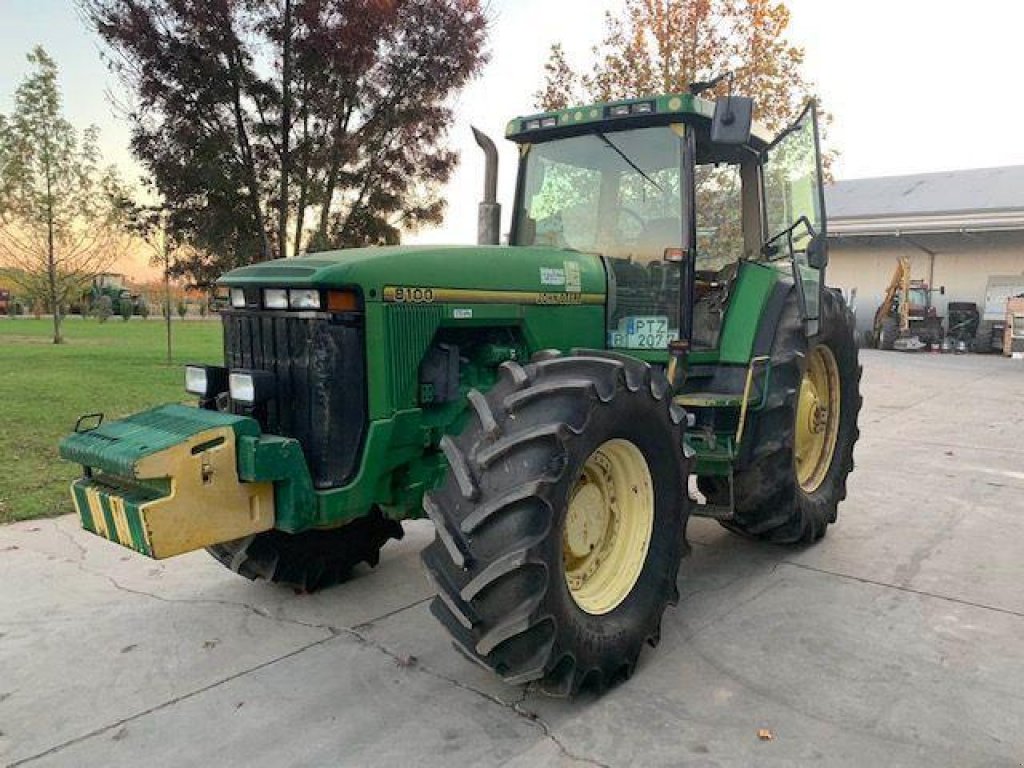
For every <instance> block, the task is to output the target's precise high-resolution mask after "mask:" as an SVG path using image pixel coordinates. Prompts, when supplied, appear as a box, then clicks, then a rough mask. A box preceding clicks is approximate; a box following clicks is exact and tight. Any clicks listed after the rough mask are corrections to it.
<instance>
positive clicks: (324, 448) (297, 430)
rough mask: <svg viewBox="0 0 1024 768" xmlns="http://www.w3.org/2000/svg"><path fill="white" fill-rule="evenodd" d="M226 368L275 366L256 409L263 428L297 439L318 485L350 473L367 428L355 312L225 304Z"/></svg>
mask: <svg viewBox="0 0 1024 768" xmlns="http://www.w3.org/2000/svg"><path fill="white" fill-rule="evenodd" d="M223 318H224V358H225V360H226V364H227V366H228V367H229V368H249V369H255V370H261V371H269V372H270V373H272V374H274V378H275V380H276V382H277V388H276V393H275V396H274V398H273V399H272V400H271V401H270V402H269V403H267V404H266V405H265V406H262V407H260V409H259V412H258V413H257V414H256V416H257V418H258V419H259V420H260V424H261V426H262V427H263V429H264V431H266V432H268V433H270V434H275V435H282V436H284V437H292V438H295V439H296V440H298V441H299V443H300V444H301V445H302V450H303V452H304V453H305V455H306V461H307V462H308V464H309V470H310V474H311V475H312V478H313V484H314V485H315V486H316V487H317V488H333V487H337V486H339V485H344V484H345V483H346V482H348V481H349V480H350V479H351V477H352V475H353V474H354V473H355V471H356V469H357V466H358V462H359V454H360V449H361V447H362V443H363V437H364V434H365V432H366V418H367V417H366V363H365V354H364V334H363V328H362V326H361V323H360V322H359V319H358V318H353V319H346V320H343V319H342V318H341V317H321V316H306V315H304V316H296V315H288V314H285V313H267V312H264V313H259V312H224V313H223Z"/></svg>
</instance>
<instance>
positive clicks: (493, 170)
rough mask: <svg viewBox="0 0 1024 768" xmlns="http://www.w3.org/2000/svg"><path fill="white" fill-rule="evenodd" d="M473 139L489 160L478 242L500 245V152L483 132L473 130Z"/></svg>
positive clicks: (479, 211)
mask: <svg viewBox="0 0 1024 768" xmlns="http://www.w3.org/2000/svg"><path fill="white" fill-rule="evenodd" d="M473 138H474V139H476V143H477V145H478V146H479V147H480V149H482V150H483V151H484V157H485V158H486V159H487V165H486V170H485V171H484V199H483V202H481V203H480V208H479V210H478V213H477V231H476V242H477V244H478V245H498V243H499V242H500V241H501V204H500V203H498V150H497V148H496V147H495V146H494V142H493V141H491V140H490V138H489V137H488V136H487V134H485V133H484V132H483V131H480V130H477V129H476V128H475V127H474V128H473Z"/></svg>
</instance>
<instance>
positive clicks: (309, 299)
mask: <svg viewBox="0 0 1024 768" xmlns="http://www.w3.org/2000/svg"><path fill="white" fill-rule="evenodd" d="M288 293H289V297H290V301H291V305H292V309H320V291H318V290H317V289H315V288H292V289H291V290H290V291H289V292H288Z"/></svg>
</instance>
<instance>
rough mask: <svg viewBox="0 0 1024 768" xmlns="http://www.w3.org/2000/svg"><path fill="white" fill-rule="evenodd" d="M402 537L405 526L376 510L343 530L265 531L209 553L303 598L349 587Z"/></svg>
mask: <svg viewBox="0 0 1024 768" xmlns="http://www.w3.org/2000/svg"><path fill="white" fill-rule="evenodd" d="M403 535H404V531H403V530H402V524H401V523H399V522H398V521H397V520H392V519H390V518H388V517H385V516H384V515H383V514H382V513H381V511H380V510H379V509H377V508H374V509H373V510H372V511H371V512H370V514H368V515H366V516H365V517H360V518H357V519H355V520H353V521H352V522H350V523H347V524H346V525H343V526H341V527H340V528H329V529H322V530H321V529H314V530H310V531H303V532H301V533H285V532H284V531H277V530H270V531H264V532H263V533H257V534H255V535H252V536H246V537H245V538H242V539H235V540H234V541H227V542H224V543H223V544H216V545H214V546H212V547H208V548H207V550H206V551H207V552H209V553H210V554H211V555H212V556H213V558H214V559H215V560H217V562H219V563H220V564H221V565H223V566H224V567H226V568H229V569H231V570H232V571H234V572H235V573H237V574H239V575H240V576H244V577H245V578H247V579H253V580H256V579H266V580H267V581H270V582H273V583H275V584H283V585H285V586H289V587H292V588H293V589H296V590H298V591H300V592H316V591H317V590H320V589H326V588H327V587H332V586H334V585H335V584H339V583H341V582H343V581H346V580H347V579H348V578H349V577H350V576H351V575H352V570H353V568H355V566H357V565H359V564H360V563H366V564H367V565H369V566H370V567H371V568H373V567H375V566H376V565H377V563H378V562H379V561H380V550H381V548H382V547H383V546H384V545H385V544H386V543H387V542H388V540H389V539H401V538H402V536H403Z"/></svg>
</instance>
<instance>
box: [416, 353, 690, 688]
mask: <svg viewBox="0 0 1024 768" xmlns="http://www.w3.org/2000/svg"><path fill="white" fill-rule="evenodd" d="M469 402H470V404H471V406H472V411H473V414H472V415H471V417H470V421H469V423H468V425H467V427H466V428H465V430H464V431H463V433H462V434H461V435H459V436H458V437H454V438H451V437H446V438H444V440H443V441H442V448H443V450H444V452H445V455H446V457H447V459H448V462H449V464H450V470H449V474H448V477H447V479H446V481H445V484H444V486H443V487H442V488H441V489H439V490H437V491H434V492H432V493H430V494H428V495H427V496H426V498H425V500H424V509H425V511H426V512H427V514H428V516H429V517H430V518H431V520H432V521H433V522H434V524H435V528H436V531H437V535H436V536H435V539H434V541H433V543H431V544H430V545H429V546H428V547H427V548H426V550H424V552H423V555H422V557H423V562H424V564H425V565H426V568H427V572H428V574H429V576H430V578H431V580H432V581H433V582H434V585H435V587H436V589H437V597H436V598H435V599H434V601H433V603H432V605H431V611H432V612H433V614H434V615H435V616H436V617H437V618H438V619H439V620H440V621H441V623H442V624H444V626H445V627H446V628H447V629H448V631H449V632H450V633H451V635H452V636H453V638H454V640H455V643H456V646H457V647H458V648H459V649H460V650H462V651H463V652H464V653H465V654H466V655H467V656H468V657H469V658H471V659H473V660H475V661H476V662H478V663H480V664H481V665H483V666H484V667H486V668H488V669H491V670H493V671H494V672H496V673H497V674H499V675H500V676H501V677H502V678H504V679H505V680H506V681H507V682H509V683H513V684H519V683H525V682H528V681H534V680H539V681H541V683H540V684H541V687H542V689H543V690H545V691H546V692H548V693H552V694H555V695H572V694H574V693H576V692H577V691H579V690H580V689H581V688H582V687H587V688H594V689H597V690H600V689H603V688H604V687H605V686H607V685H609V684H612V683H614V682H617V681H618V680H620V679H624V678H628V677H629V676H630V675H631V674H632V672H633V669H634V667H635V665H636V661H637V657H638V656H639V653H640V650H641V647H642V646H643V644H644V642H647V643H649V644H651V645H655V644H656V643H657V642H658V639H659V633H660V623H661V616H662V613H663V612H664V610H665V607H666V605H667V604H668V603H673V604H674V603H675V602H676V601H677V600H678V591H677V589H676V576H677V573H678V568H679V560H680V557H681V555H682V552H683V550H684V547H685V538H684V535H685V525H686V516H687V513H688V507H687V504H688V500H687V495H686V476H687V471H688V462H687V460H686V459H685V458H684V456H683V450H682V447H681V446H682V434H681V427H680V424H681V423H684V418H685V415H684V413H683V411H682V409H680V408H678V407H677V406H676V405H674V404H673V403H672V397H671V392H670V391H669V386H668V382H667V381H666V379H665V377H664V375H663V374H662V373H661V372H660V371H658V370H656V369H653V368H651V367H650V366H648V365H647V364H646V363H643V362H640V361H638V360H635V359H633V358H630V357H627V356H624V355H623V356H619V355H615V354H612V353H607V352H591V351H586V350H578V351H574V352H573V353H572V354H571V355H567V356H553V357H552V356H547V357H545V359H541V360H537V361H536V362H533V363H531V364H529V365H526V366H525V367H523V366H520V365H518V364H516V363H506V364H504V365H503V366H502V370H501V376H500V378H499V381H498V383H497V384H495V385H494V387H493V388H492V389H491V390H490V391H489V392H488V393H487V394H486V395H483V394H481V393H480V392H477V391H473V392H471V393H470V394H469ZM616 438H618V439H623V440H627V441H629V442H631V443H633V445H634V446H635V447H636V448H637V449H639V451H640V453H641V454H642V455H643V458H644V460H645V461H646V463H647V466H648V469H649V471H650V476H651V481H652V487H653V489H654V495H653V498H654V504H653V506H654V512H653V516H654V517H653V528H652V531H651V535H650V544H649V547H648V549H647V554H646V558H645V559H644V560H643V565H642V569H641V570H640V571H639V575H638V577H637V580H636V582H635V584H634V585H633V586H632V588H631V589H630V591H629V592H628V594H626V595H625V597H624V598H623V599H622V600H621V602H619V603H618V604H617V605H616V606H615V607H614V608H612V609H611V610H610V611H609V612H607V613H605V614H603V615H594V614H591V613H588V612H586V611H584V610H582V609H581V608H580V607H579V605H578V604H577V603H576V601H575V600H574V598H573V596H572V594H571V592H570V589H569V587H568V584H567V581H566V576H565V573H564V563H563V557H564V553H563V530H564V526H565V515H566V510H567V507H568V502H569V497H570V493H571V492H572V490H573V488H574V486H575V484H576V481H577V479H578V478H579V477H580V473H581V471H582V467H583V464H584V463H585V462H586V460H587V459H588V457H590V456H591V454H592V453H593V452H594V451H595V450H596V449H597V448H598V447H599V446H602V445H603V444H604V443H605V442H606V441H609V440H612V439H616ZM634 490H635V489H634Z"/></svg>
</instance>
